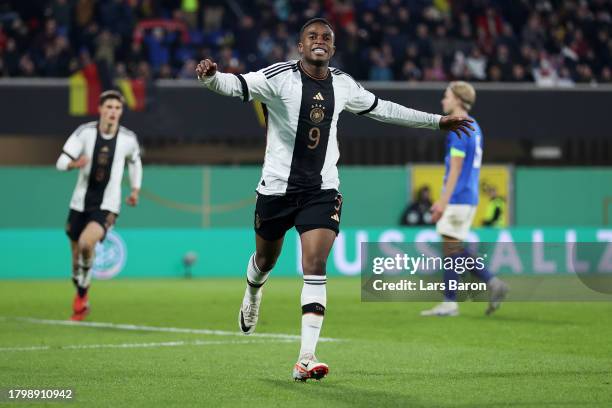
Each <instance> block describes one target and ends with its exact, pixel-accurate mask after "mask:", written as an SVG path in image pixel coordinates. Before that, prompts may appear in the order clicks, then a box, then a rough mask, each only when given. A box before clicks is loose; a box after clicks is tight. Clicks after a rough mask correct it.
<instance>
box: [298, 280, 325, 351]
mask: <svg viewBox="0 0 612 408" xmlns="http://www.w3.org/2000/svg"><path fill="white" fill-rule="evenodd" d="M326 283H327V278H326V277H325V276H317V275H305V276H304V286H303V287H302V299H301V301H302V302H301V303H302V345H301V347H300V357H301V356H303V355H304V354H313V355H314V353H315V349H316V348H317V342H318V341H319V334H320V333H321V326H323V316H324V314H325V307H326V305H327V292H326V289H325V286H326Z"/></svg>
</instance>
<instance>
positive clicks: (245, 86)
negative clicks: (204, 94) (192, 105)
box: [196, 58, 276, 103]
mask: <svg viewBox="0 0 612 408" xmlns="http://www.w3.org/2000/svg"><path fill="white" fill-rule="evenodd" d="M264 72H265V69H264V70H260V71H256V72H249V73H246V74H225V73H223V72H219V71H218V70H217V63H215V62H214V61H212V60H211V59H208V58H207V59H204V60H202V61H200V63H199V64H198V65H197V66H196V75H197V76H198V80H199V81H200V83H201V84H202V85H204V86H205V87H207V88H208V89H210V90H211V91H213V92H216V93H218V94H221V95H225V96H235V97H240V98H242V101H243V102H248V101H250V100H251V99H256V100H258V101H261V102H264V103H269V102H270V101H271V100H272V99H273V98H275V97H276V92H275V90H274V88H273V86H272V84H271V83H270V82H269V81H268V78H267V77H266V75H265V73H264Z"/></svg>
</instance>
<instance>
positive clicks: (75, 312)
mask: <svg viewBox="0 0 612 408" xmlns="http://www.w3.org/2000/svg"><path fill="white" fill-rule="evenodd" d="M88 314H89V298H88V297H87V295H85V296H83V297H81V296H79V295H78V293H77V294H76V295H75V296H74V301H73V302H72V317H70V320H74V321H81V320H83V319H85V317H87V315H88Z"/></svg>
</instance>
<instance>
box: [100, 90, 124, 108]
mask: <svg viewBox="0 0 612 408" xmlns="http://www.w3.org/2000/svg"><path fill="white" fill-rule="evenodd" d="M109 99H116V100H118V101H119V102H121V104H122V105H125V98H124V97H123V95H121V92H119V91H116V90H114V89H111V90H108V91H104V92H102V93H101V94H100V102H99V106H102V105H104V102H106V101H107V100H109Z"/></svg>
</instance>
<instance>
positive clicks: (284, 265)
mask: <svg viewBox="0 0 612 408" xmlns="http://www.w3.org/2000/svg"><path fill="white" fill-rule="evenodd" d="M438 239H439V237H438V235H437V233H436V232H435V230H434V229H433V228H427V229H416V228H410V229H409V228H350V227H348V228H344V229H343V230H342V232H341V233H340V235H339V236H338V239H337V240H336V242H335V244H334V248H333V250H332V253H331V255H330V257H329V260H328V264H327V265H328V267H327V270H328V274H329V275H330V276H356V275H359V273H360V270H361V259H360V257H359V256H358V254H359V252H358V251H359V250H360V245H361V243H362V242H390V243H392V242H420V243H425V245H422V246H421V247H422V248H427V250H426V252H427V253H428V254H429V255H433V254H435V253H436V252H435V251H436V250H435V249H434V248H435V244H429V243H433V242H437V241H438ZM468 239H469V240H470V241H476V242H478V241H479V242H489V243H494V246H493V249H492V250H491V251H490V252H491V253H492V254H493V255H492V257H491V259H489V261H490V262H491V264H492V265H493V264H498V265H499V267H493V266H491V269H492V270H493V272H495V273H500V274H513V275H545V276H549V275H551V274H562V273H565V274H567V273H569V272H568V269H567V268H565V265H566V263H567V262H568V259H571V256H570V257H569V258H568V254H572V253H573V252H572V251H575V249H574V248H575V244H574V242H608V244H605V245H603V246H599V247H598V249H599V250H598V253H597V254H595V255H596V257H595V258H593V257H592V256H591V258H592V259H591V258H589V259H590V260H591V263H597V262H604V261H605V264H606V265H610V263H611V261H612V228H609V229H605V228H546V229H542V228H512V229H499V230H496V229H481V230H476V231H473V232H472V233H471V235H470V237H469V238H468ZM253 241H254V239H253V231H252V230H251V229H250V228H234V229H221V228H214V229H125V228H117V229H116V230H114V231H112V232H111V233H110V234H109V236H108V237H107V239H106V240H105V241H104V243H103V244H99V245H98V247H97V248H96V260H95V264H94V276H95V277H96V278H97V279H111V278H141V277H148V278H151V277H153V278H155V277H175V278H182V277H221V276H223V277H244V270H245V265H246V261H247V260H248V257H249V255H250V254H251V253H252V252H253V248H254V242H253ZM508 242H511V243H514V244H510V245H512V246H514V245H519V244H520V243H532V242H547V243H555V244H556V247H557V249H556V250H555V251H552V252H553V253H550V252H548V253H547V252H544V253H542V250H541V249H542V246H541V245H527V246H525V245H521V246H520V248H522V249H521V250H518V251H517V249H516V248H518V246H517V247H513V248H510V247H509V244H508ZM500 243H504V244H503V246H500V245H499V244H500ZM537 248H540V250H539V251H538V250H537ZM549 248H550V247H549ZM388 249H389V250H392V249H393V247H392V244H390V246H389V248H388ZM510 250H511V251H510ZM432 251H433V252H432ZM509 251H510V252H509ZM513 254H515V255H513ZM555 254H556V255H557V256H554V255H555ZM589 255H593V254H589ZM0 256H1V259H2V262H0V279H46V278H66V277H68V276H69V275H70V270H71V265H70V256H69V246H68V243H67V241H66V238H65V236H64V234H63V231H62V230H61V229H2V230H0ZM582 256H584V254H583V255H582ZM508 257H510V258H508ZM186 258H189V259H191V260H192V261H195V263H193V264H192V265H191V266H190V267H189V268H188V267H186V266H185V263H184V260H185V259H186ZM300 259H301V257H300V251H299V237H298V236H297V234H296V232H295V231H293V230H292V231H290V232H289V233H288V234H287V236H286V237H285V243H284V248H283V252H282V254H281V256H280V258H279V260H278V262H277V264H276V266H275V268H274V275H275V276H296V275H299V274H300V273H301V272H300V269H301V268H300ZM544 260H545V262H544ZM551 264H552V265H551ZM544 265H546V268H543V267H542V266H544ZM551 266H552V269H551Z"/></svg>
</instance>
